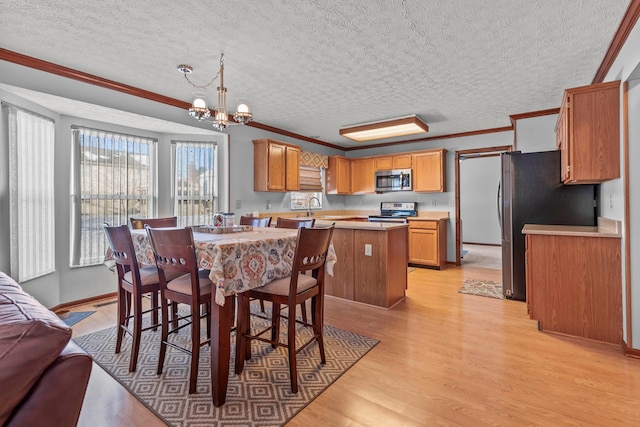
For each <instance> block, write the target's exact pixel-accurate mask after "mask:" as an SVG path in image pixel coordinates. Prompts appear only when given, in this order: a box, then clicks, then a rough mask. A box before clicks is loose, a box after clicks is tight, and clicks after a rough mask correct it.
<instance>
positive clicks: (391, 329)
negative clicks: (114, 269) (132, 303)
mask: <svg viewBox="0 0 640 427" xmlns="http://www.w3.org/2000/svg"><path fill="white" fill-rule="evenodd" d="M480 276H482V277H485V278H487V279H490V280H496V281H499V280H500V272H499V270H491V269H477V268H473V267H448V268H446V269H445V270H442V271H436V270H427V269H420V268H418V269H415V270H414V271H412V272H411V273H410V274H409V290H408V291H407V298H406V299H405V300H404V301H403V302H401V303H400V304H398V305H397V306H396V307H395V308H393V309H392V310H384V309H379V308H373V307H369V306H365V305H360V304H354V303H350V302H347V301H343V300H339V299H335V298H327V302H326V323H327V324H330V325H335V326H338V327H340V328H343V329H348V330H351V331H354V332H357V333H360V334H363V335H366V336H369V337H373V338H376V339H378V340H380V343H379V344H378V345H377V346H376V347H375V348H374V349H373V350H371V351H370V352H369V353H368V354H367V355H366V356H365V357H364V358H363V359H362V360H360V361H359V362H358V363H357V364H356V365H355V366H354V367H352V368H351V369H350V370H349V371H347V372H346V373H345V374H344V375H343V376H342V377H340V378H339V379H338V380H337V381H336V382H335V383H334V384H333V385H332V386H331V387H329V388H328V389H327V390H326V391H324V392H323V393H322V394H321V395H320V396H319V397H318V398H316V399H315V400H314V401H313V402H312V403H311V404H310V405H309V406H307V407H306V408H305V409H304V410H302V412H300V413H299V414H298V415H297V416H296V417H295V418H293V419H292V420H291V421H290V423H289V424H288V425H290V426H361V425H362V426H374V425H375V426H382V425H384V426H425V425H428V426H606V427H611V426H633V425H640V360H638V359H633V358H628V357H625V356H624V355H623V353H622V350H621V349H620V348H619V347H617V346H613V345H607V344H600V343H595V342H589V341H584V340H579V339H573V338H569V337H565V336H559V335H553V334H548V333H543V332H540V331H538V330H537V324H536V322H535V321H532V320H530V319H529V318H528V316H527V313H526V307H525V304H524V303H522V302H517V301H509V300H498V299H491V298H486V297H480V296H475V295H464V294H459V293H458V289H459V288H460V286H461V284H462V283H463V282H464V280H465V279H466V278H475V277H480ZM94 309H95V308H93V306H92V305H85V306H78V307H74V308H73V310H74V311H84V310H94ZM114 324H115V304H111V305H107V306H104V307H102V308H99V309H98V312H97V313H96V314H94V315H92V316H90V317H89V318H87V319H86V320H83V321H81V322H80V323H78V324H77V325H76V326H75V327H74V334H75V335H83V334H86V333H89V332H91V331H94V330H99V329H103V328H106V327H108V326H111V325H114ZM79 425H80V426H85V427H100V426H156V425H163V424H162V423H161V422H160V421H159V420H158V419H157V418H156V417H155V416H154V415H153V414H152V413H151V412H150V411H149V410H148V409H146V408H145V407H144V406H143V405H142V404H141V403H139V402H138V401H137V400H136V399H135V398H133V397H132V396H131V395H129V393H128V392H127V391H126V390H124V389H123V388H122V387H121V386H120V385H119V384H118V383H117V382H116V381H114V380H113V379H112V378H111V377H110V376H109V375H108V374H106V373H104V371H102V370H101V369H100V368H99V367H98V366H95V365H94V370H93V372H92V376H91V380H90V383H89V388H88V391H87V397H86V400H85V403H84V406H83V410H82V414H81V417H80V422H79Z"/></svg>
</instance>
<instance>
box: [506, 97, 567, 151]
mask: <svg viewBox="0 0 640 427" xmlns="http://www.w3.org/2000/svg"><path fill="white" fill-rule="evenodd" d="M561 101H562V94H559V95H558V107H559V106H560V103H561ZM557 121H558V115H557V114H550V115H548V116H539V117H531V118H528V119H522V120H517V121H516V138H517V140H516V150H519V151H522V152H523V153H532V152H537V151H551V150H556V149H557V147H556V132H555V127H556V122H557Z"/></svg>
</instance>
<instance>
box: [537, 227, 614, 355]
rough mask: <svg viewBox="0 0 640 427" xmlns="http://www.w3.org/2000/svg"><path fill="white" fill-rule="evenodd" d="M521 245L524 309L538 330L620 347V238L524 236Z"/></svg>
mask: <svg viewBox="0 0 640 427" xmlns="http://www.w3.org/2000/svg"><path fill="white" fill-rule="evenodd" d="M526 227H528V226H525V229H526ZM576 228H577V227H576ZM583 228H584V227H583ZM525 232H527V231H525ZM526 242H527V249H526V271H527V275H526V277H527V279H526V280H527V281H526V283H527V305H528V309H529V317H530V318H532V319H534V320H537V321H538V326H539V329H540V330H544V331H552V332H559V333H563V334H568V335H575V336H579V337H584V338H588V339H591V340H597V341H604V342H608V343H614V344H621V343H622V277H621V276H622V273H621V258H620V246H621V240H620V238H609V237H588V236H564V235H544V234H527V240H526Z"/></svg>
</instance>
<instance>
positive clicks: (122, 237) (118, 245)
mask: <svg viewBox="0 0 640 427" xmlns="http://www.w3.org/2000/svg"><path fill="white" fill-rule="evenodd" d="M102 229H103V230H104V233H105V235H106V236H107V240H108V241H109V247H110V248H111V252H112V256H113V260H114V261H115V263H116V269H117V271H118V277H119V278H120V279H121V280H122V278H123V276H124V274H125V273H127V272H129V271H132V272H133V273H132V278H133V285H134V286H138V284H139V283H140V270H139V269H138V260H137V258H136V252H135V249H134V247H133V239H132V238H131V231H130V230H129V227H127V226H126V225H118V226H113V227H110V226H108V225H103V226H102Z"/></svg>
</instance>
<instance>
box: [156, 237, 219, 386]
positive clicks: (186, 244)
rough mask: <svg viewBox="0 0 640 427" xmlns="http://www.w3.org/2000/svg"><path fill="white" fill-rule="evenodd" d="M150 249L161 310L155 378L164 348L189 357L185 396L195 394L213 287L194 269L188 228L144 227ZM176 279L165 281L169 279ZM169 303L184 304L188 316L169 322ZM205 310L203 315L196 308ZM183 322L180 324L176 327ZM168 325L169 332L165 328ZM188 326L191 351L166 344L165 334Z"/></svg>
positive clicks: (193, 254)
mask: <svg viewBox="0 0 640 427" xmlns="http://www.w3.org/2000/svg"><path fill="white" fill-rule="evenodd" d="M146 229H147V233H148V234H149V239H150V240H151V246H152V247H153V252H154V256H155V259H156V265H157V266H158V275H159V278H160V303H161V308H162V328H161V330H162V334H161V335H162V340H161V343H160V355H159V357H158V370H157V373H158V375H160V374H162V370H163V367H164V360H165V356H166V353H167V345H169V346H171V347H172V348H175V349H177V350H180V351H183V352H185V353H187V354H190V355H191V370H190V376H189V393H195V392H196V385H197V381H198V361H199V359H200V347H202V346H203V345H207V344H208V343H209V342H210V341H211V329H210V327H211V322H210V318H209V313H210V311H211V310H210V307H211V306H210V304H211V292H212V291H213V289H212V288H213V285H212V283H211V280H210V279H209V271H208V270H200V269H198V262H197V258H196V250H195V244H194V242H193V231H192V230H191V228H189V227H187V228H152V227H149V226H146ZM176 275H177V276H178V277H177V278H176V279H173V280H167V279H168V277H170V276H176ZM169 301H172V302H177V303H182V304H186V305H188V306H189V307H190V310H189V314H188V315H186V316H181V317H180V316H178V317H177V318H175V319H172V321H171V322H169V317H168V315H169ZM203 305H204V306H206V307H207V309H206V310H205V313H204V314H203V315H201V314H200V307H201V306H203ZM203 317H206V322H207V339H206V340H204V341H201V338H200V337H201V333H200V319H201V318H203ZM181 321H183V322H182V323H180V322H181ZM170 323H171V329H169V326H170V325H169V324H170ZM189 324H191V348H190V349H186V348H184V347H181V346H179V345H176V344H174V343H171V342H169V334H173V333H175V332H178V331H179V330H180V329H182V328H184V327H185V326H187V325H189Z"/></svg>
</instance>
